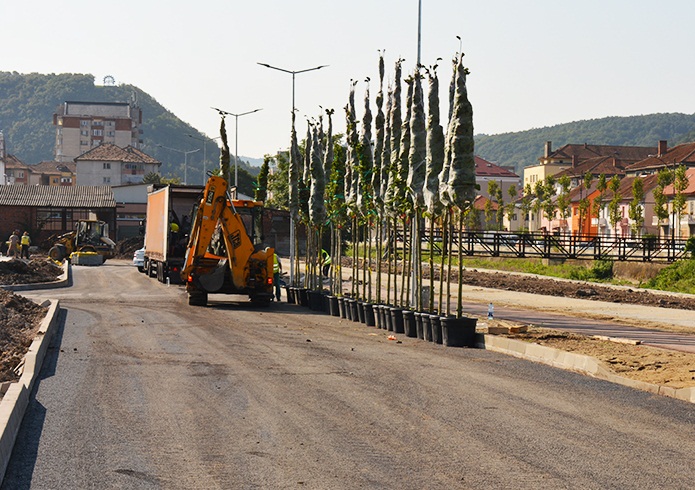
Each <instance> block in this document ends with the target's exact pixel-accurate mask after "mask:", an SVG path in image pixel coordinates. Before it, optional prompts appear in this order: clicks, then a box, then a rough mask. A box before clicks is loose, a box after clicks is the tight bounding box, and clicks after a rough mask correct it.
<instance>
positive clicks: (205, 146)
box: [186, 133, 221, 185]
mask: <svg viewBox="0 0 695 490" xmlns="http://www.w3.org/2000/svg"><path fill="white" fill-rule="evenodd" d="M186 136H188V137H189V138H193V139H194V140H198V141H202V142H203V185H205V174H206V173H207V168H206V164H207V162H208V141H214V140H217V139H220V138H221V136H215V137H214V138H208V137H205V138H204V139H203V138H198V137H197V136H193V135H192V134H188V133H186Z"/></svg>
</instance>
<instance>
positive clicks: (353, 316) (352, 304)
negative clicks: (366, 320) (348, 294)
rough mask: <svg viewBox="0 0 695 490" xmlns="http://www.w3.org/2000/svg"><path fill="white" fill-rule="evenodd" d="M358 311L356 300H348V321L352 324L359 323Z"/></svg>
mask: <svg viewBox="0 0 695 490" xmlns="http://www.w3.org/2000/svg"><path fill="white" fill-rule="evenodd" d="M358 310H359V308H358V305H357V300H356V299H351V300H350V314H351V317H350V319H351V320H352V321H353V322H359V321H360V314H359V311H358ZM363 311H364V310H363Z"/></svg>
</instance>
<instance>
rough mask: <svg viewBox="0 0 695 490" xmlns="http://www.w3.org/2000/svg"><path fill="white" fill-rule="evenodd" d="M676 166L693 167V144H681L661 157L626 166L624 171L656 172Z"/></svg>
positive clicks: (694, 146)
mask: <svg viewBox="0 0 695 490" xmlns="http://www.w3.org/2000/svg"><path fill="white" fill-rule="evenodd" d="M678 164H684V165H686V166H688V167H693V166H695V143H683V144H682V145H678V146H674V147H673V148H671V149H670V150H668V151H667V152H666V153H664V154H663V155H656V154H654V155H651V156H649V157H647V158H645V159H644V160H640V161H638V162H637V163H634V164H633V165H630V166H628V167H627V168H626V169H625V170H626V171H627V172H635V171H638V170H656V169H659V168H663V167H667V166H673V165H678Z"/></svg>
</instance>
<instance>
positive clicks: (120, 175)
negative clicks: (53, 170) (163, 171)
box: [75, 143, 162, 186]
mask: <svg viewBox="0 0 695 490" xmlns="http://www.w3.org/2000/svg"><path fill="white" fill-rule="evenodd" d="M75 162H76V164H77V166H76V175H77V181H76V183H77V185H112V186H118V185H124V184H141V183H142V181H143V178H144V177H145V175H147V174H149V173H159V168H160V166H161V165H162V164H161V162H159V161H157V160H155V159H154V158H152V157H151V156H149V155H147V154H146V153H144V152H142V151H141V150H138V149H137V148H134V147H132V146H127V147H125V148H120V147H118V146H116V145H114V144H111V143H104V144H103V145H99V146H97V147H95V148H92V149H91V150H89V151H88V152H86V153H84V154H82V155H80V156H78V157H77V158H75Z"/></svg>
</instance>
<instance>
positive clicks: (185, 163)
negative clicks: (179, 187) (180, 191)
mask: <svg viewBox="0 0 695 490" xmlns="http://www.w3.org/2000/svg"><path fill="white" fill-rule="evenodd" d="M157 146H159V147H160V148H164V149H166V150H170V151H175V152H178V153H183V184H184V185H186V181H187V180H188V154H189V153H195V152H196V151H200V148H196V149H195V150H188V151H184V150H177V149H176V148H169V147H168V146H164V145H157Z"/></svg>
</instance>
